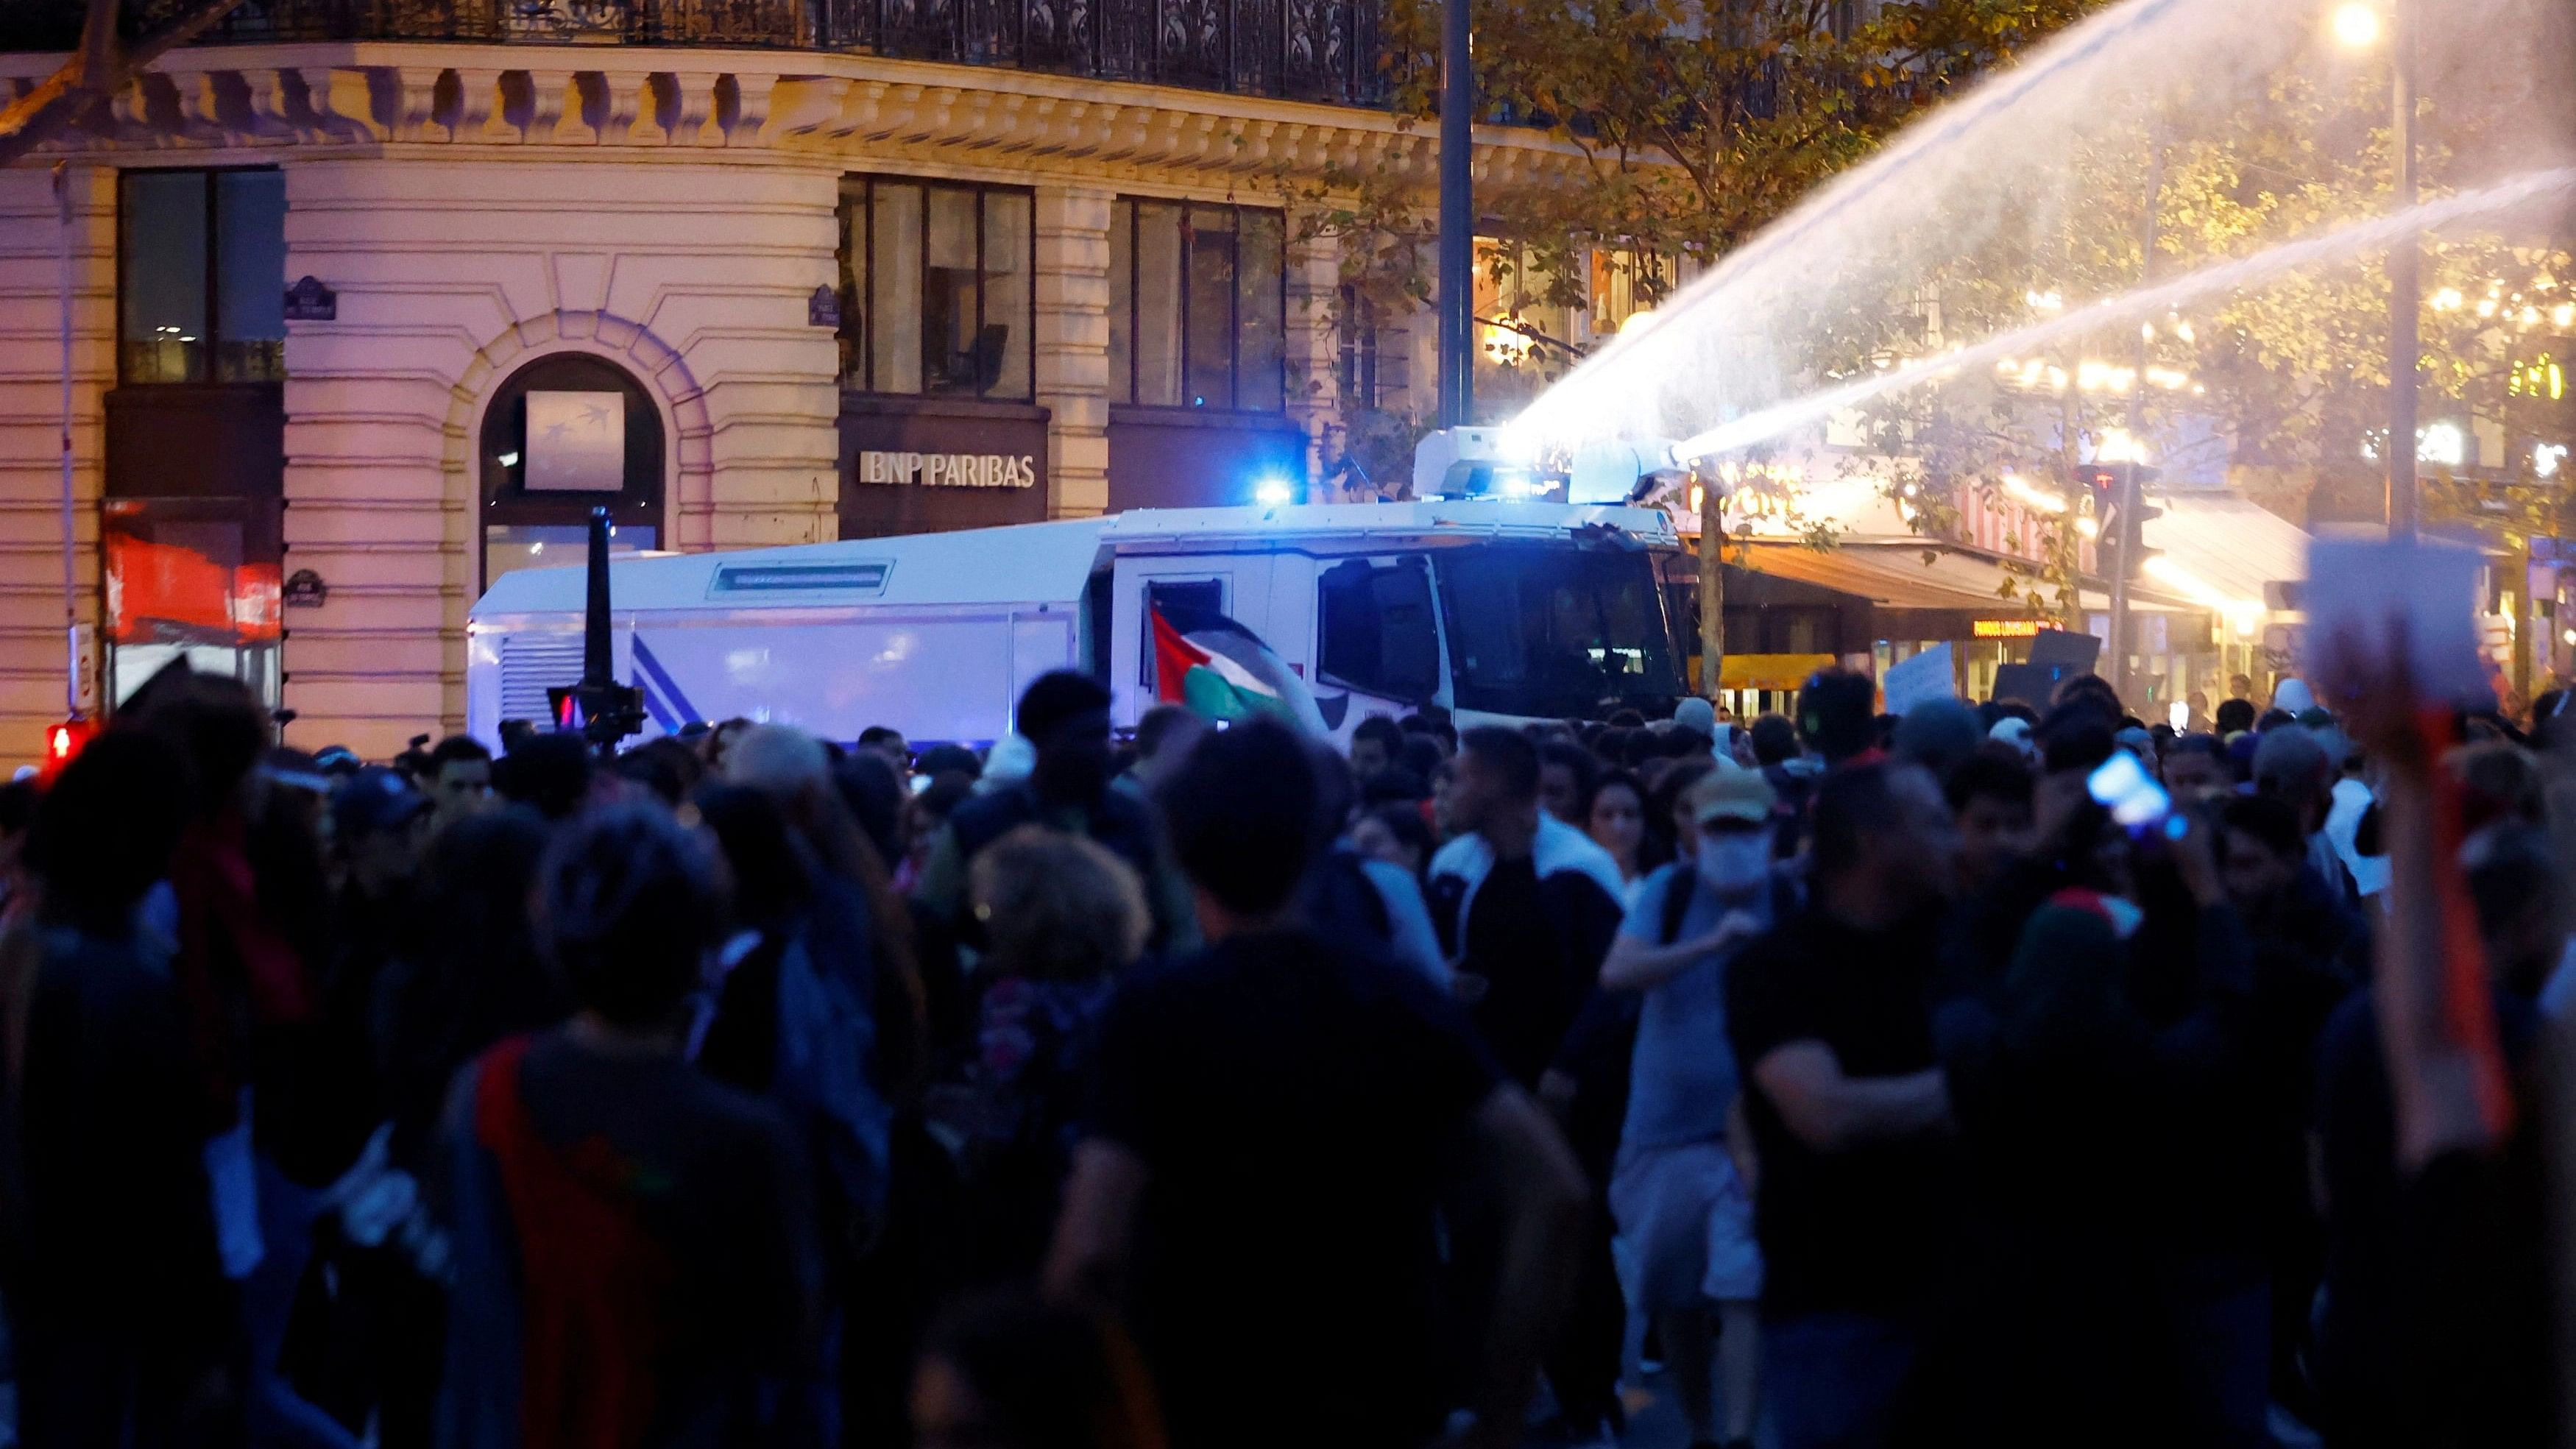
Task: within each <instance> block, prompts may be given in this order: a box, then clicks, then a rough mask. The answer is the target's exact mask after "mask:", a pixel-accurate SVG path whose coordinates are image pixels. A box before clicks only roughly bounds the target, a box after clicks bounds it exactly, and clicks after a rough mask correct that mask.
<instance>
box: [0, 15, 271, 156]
mask: <svg viewBox="0 0 2576 1449" xmlns="http://www.w3.org/2000/svg"><path fill="white" fill-rule="evenodd" d="M241 3H242V0H191V3H186V4H180V5H175V6H174V5H170V4H145V5H140V6H138V7H137V9H138V11H139V12H141V13H140V14H138V15H137V16H136V17H135V18H136V20H137V22H138V24H137V26H136V28H137V29H138V30H139V31H140V33H139V34H137V35H135V36H134V37H133V38H131V39H129V38H128V37H127V35H126V33H125V32H126V27H125V26H124V25H122V24H120V18H121V17H120V15H119V11H118V6H117V0H88V8H87V10H86V11H85V12H84V13H83V14H82V17H81V31H80V41H79V44H78V45H77V47H76V48H75V49H74V50H73V51H72V53H71V56H70V58H68V59H66V60H65V61H64V62H63V63H62V65H61V66H59V67H57V68H56V69H55V71H54V73H53V74H52V75H49V76H47V77H45V78H44V79H43V80H42V81H39V82H38V83H37V84H36V87H35V88H34V89H33V90H30V91H28V92H27V93H26V94H25V95H23V96H20V97H19V98H18V99H17V100H15V101H12V102H11V103H10V104H9V105H8V106H7V107H6V108H5V109H0V166H5V165H8V164H10V163H11V162H14V161H16V160H18V159H19V158H20V157H22V156H25V155H26V154H27V153H29V152H30V151H33V150H35V149H36V148H37V147H39V146H42V145H44V144H45V143H46V142H47V141H50V140H52V139H53V138H54V137H55V136H57V135H59V134H61V133H62V131H63V129H64V128H65V127H66V126H70V125H73V124H76V123H77V122H79V121H80V120H81V119H82V118H83V117H84V116H86V115H87V114H88V113H89V112H90V111H91V109H92V108H94V107H96V106H99V105H102V104H104V103H106V102H107V101H109V100H112V99H113V98H114V97H115V96H116V95H117V93H118V92H120V91H122V90H124V89H125V88H126V87H127V86H129V85H132V84H133V83H134V79H135V77H137V76H139V75H141V74H142V73H143V72H144V71H145V70H147V69H149V68H150V67H151V65H152V63H153V62H154V61H156V60H159V59H160V58H161V57H162V55H163V54H164V53H166V52H168V51H169V50H170V49H172V48H173V47H175V46H181V45H185V44H187V43H188V42H189V41H192V40H194V39H196V38H197V37H198V36H200V35H203V34H204V33H205V32H206V31H207V30H208V29H210V28H212V27H213V26H214V25H215V24H216V22H218V21H220V20H222V19H223V18H224V17H225V16H227V15H229V14H231V13H232V12H233V11H234V10H235V9H237V8H239V7H240V5H241ZM165 12H166V13H165Z"/></svg>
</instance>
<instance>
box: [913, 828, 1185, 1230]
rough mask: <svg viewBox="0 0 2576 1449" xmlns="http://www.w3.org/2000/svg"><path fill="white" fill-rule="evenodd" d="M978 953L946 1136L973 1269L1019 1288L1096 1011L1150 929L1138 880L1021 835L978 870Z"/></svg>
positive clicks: (1058, 1179) (1088, 850)
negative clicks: (957, 1099) (975, 997)
mask: <svg viewBox="0 0 2576 1449" xmlns="http://www.w3.org/2000/svg"><path fill="white" fill-rule="evenodd" d="M967 891H968V899H969V901H970V904H971V906H972V909H973V910H974V913H975V918H976V921H977V923H978V924H979V925H980V926H981V927H982V929H983V934H984V941H985V950H984V955H983V958H982V960H981V961H980V962H979V963H978V964H977V967H976V971H975V975H976V977H977V979H978V981H979V982H980V984H981V988H982V1002H981V1005H980V1007H979V1009H978V1011H977V1018H976V1032H975V1054H974V1058H973V1060H972V1062H971V1063H970V1065H969V1068H968V1074H967V1083H968V1090H967V1092H966V1093H965V1094H964V1097H963V1101H962V1102H961V1103H960V1105H959V1110H958V1117H959V1119H960V1120H958V1121H957V1122H956V1124H955V1125H957V1126H958V1127H960V1128H962V1129H963V1135H964V1137H965V1142H966V1145H965V1149H964V1151H963V1153H962V1159H963V1160H962V1163H961V1167H962V1169H963V1171H964V1173H965V1175H966V1179H967V1183H968V1186H969V1189H970V1190H969V1192H968V1194H967V1200H968V1201H970V1202H972V1203H974V1204H975V1205H976V1206H975V1214H976V1220H975V1222H974V1223H973V1224H972V1234H973V1242H974V1247H975V1252H974V1258H973V1261H974V1269H975V1272H976V1273H977V1275H978V1276H981V1277H988V1278H989V1279H991V1280H995V1281H998V1280H1003V1279H1012V1280H1017V1279H1023V1278H1025V1277H1026V1276H1027V1275H1028V1274H1029V1273H1031V1272H1033V1271H1034V1270H1035V1269H1036V1267H1037V1264H1038V1259H1039V1257H1040V1256H1041V1255H1042V1254H1043V1253H1044V1251H1045V1249H1046V1243H1047V1235H1048V1232H1049V1231H1050V1229H1051V1228H1052V1226H1053V1224H1054V1221H1055V1211H1056V1200H1057V1197H1058V1194H1059V1191H1060V1189H1061V1187H1062V1185H1063V1182H1064V1174H1065V1170H1066V1167H1067V1166H1068V1164H1069V1162H1070V1160H1071V1153H1072V1149H1073V1122H1074V1116H1075V1113H1076V1112H1077V1111H1078V1110H1079V1108H1080V1106H1081V1098H1082V1088H1083V1079H1084V1075H1085V1070H1084V1069H1085V1066H1086V1063H1087V1061H1088V1058H1089V1052H1090V1048H1091V1042H1092V1037H1093V1034H1094V1028H1095V1027H1096V1025H1097V1023H1098V1021H1099V1017H1100V1012H1101V1009H1102V1007H1104V1006H1105V1005H1106V1004H1107V1002H1108V1000H1109V994H1110V991H1111V990H1112V988H1113V986H1114V985H1115V982H1116V979H1117V977H1118V975H1119V974H1120V973H1121V972H1124V971H1125V970H1126V969H1127V968H1129V967H1131V966H1133V965H1134V964H1135V963H1136V961H1137V959H1138V958H1139V957H1140V956H1141V955H1142V954H1143V953H1144V949H1145V940H1146V937H1147V936H1148V935H1149V934H1151V932H1152V930H1153V914H1152V912H1151V911H1150V910H1148V909H1147V907H1146V904H1145V888H1144V884H1143V882H1141V881H1140V880H1138V879H1137V876H1136V872H1135V871H1134V870H1133V869H1132V868H1130V867H1129V866H1128V864H1127V863H1126V862H1125V861H1123V860H1121V859H1119V858H1118V856H1117V855H1116V854H1114V853H1113V852H1111V851H1110V850H1108V849H1107V848H1106V847H1103V846H1101V845H1098V844H1095V843H1093V842H1092V841H1090V840H1086V839H1084V838H1082V837H1081V836H1076V835H1067V834H1065V833H1063V832H1062V831H1056V830H1049V829H1046V828H1045V827H1043V826H1036V825H1023V826H1021V827H1020V828H1018V829H1016V830H1014V831H1012V832H1011V833H1010V834H1008V835H1005V836H1003V837H1002V838H1001V839H1000V840H997V841H995V842H993V844H992V845H990V846H988V847H986V848H985V849H984V850H983V851H982V852H981V853H979V854H978V855H977V856H976V857H975V862H974V865H973V867H972V869H971V871H970V872H969V874H968V881H967Z"/></svg>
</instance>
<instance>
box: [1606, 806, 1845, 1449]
mask: <svg viewBox="0 0 2576 1449" xmlns="http://www.w3.org/2000/svg"><path fill="white" fill-rule="evenodd" d="M1775 803H1776V796H1775V794H1774V792H1773V791H1772V788H1771V785H1770V782H1768V781H1767V780H1765V779H1763V777H1762V775H1761V774H1760V773H1759V772H1758V771H1753V770H1740V769H1729V768H1726V767H1723V766H1721V767H1720V768H1719V769H1718V770H1717V771H1715V772H1714V773H1712V774H1710V775H1709V776H1708V777H1706V778H1705V779H1703V780H1701V781H1700V782H1699V783H1698V784H1697V785H1694V786H1692V787H1691V790H1690V793H1689V794H1687V795H1686V796H1684V797H1683V801H1682V805H1681V807H1680V809H1679V810H1677V811H1676V812H1675V814H1676V817H1677V818H1676V820H1675V822H1674V823H1675V825H1676V826H1678V827H1679V829H1680V833H1681V838H1682V843H1683V845H1684V848H1685V850H1684V854H1683V855H1682V857H1681V858H1680V859H1678V860H1675V861H1674V862H1673V863H1672V864H1670V865H1667V866H1664V867H1662V868H1661V869H1659V870H1657V871H1656V872H1655V873H1654V874H1652V875H1650V876H1648V877H1646V878H1645V879H1644V880H1643V881H1641V882H1639V883H1638V886H1637V890H1636V894H1635V896H1634V900H1633V905H1632V906H1631V908H1630V910H1629V912H1628V918H1627V920H1626V922H1625V923H1624V924H1623V925H1622V926H1621V927H1620V931H1619V937H1618V940H1617V941H1616V942H1615V943H1613V944H1612V946H1611V948H1610V954H1609V956H1608V957H1607V959H1605V960H1604V962H1603V963H1602V968H1601V985H1602V987H1603V989H1604V990H1607V991H1616V992H1631V993H1640V994H1642V995H1643V996H1644V998H1645V1000H1644V1003H1643V1010H1642V1013H1641V1015H1640V1018H1639V1022H1638V1028H1637V1046H1636V1053H1635V1056H1634V1057H1633V1059H1632V1064H1631V1066H1630V1068H1629V1095H1628V1116H1627V1121H1626V1123H1625V1125H1624V1127H1623V1129H1622V1131H1621V1134H1620V1142H1619V1158H1618V1164H1617V1167H1616V1168H1615V1169H1614V1171H1613V1172H1612V1174H1611V1179H1610V1209H1611V1213H1612V1215H1613V1216H1614V1217H1616V1218H1617V1220H1618V1223H1619V1230H1620V1232H1621V1234H1622V1235H1623V1236H1624V1237H1625V1238H1626V1239H1627V1241H1628V1242H1629V1243H1630V1244H1631V1246H1632V1248H1633V1249H1634V1254H1633V1265H1632V1272H1631V1277H1632V1279H1633V1281H1632V1282H1631V1283H1630V1284H1629V1285H1628V1286H1629V1302H1630V1304H1631V1306H1632V1307H1633V1308H1635V1309H1636V1310H1637V1311H1639V1312H1642V1313H1646V1314H1648V1315H1651V1317H1652V1321H1653V1322H1654V1323H1655V1325H1656V1328H1657V1330H1658V1332H1659V1333H1660V1335H1661V1337H1662V1340H1663V1345H1664V1354H1665V1360H1666V1362H1667V1363H1668V1364H1670V1365H1671V1368H1672V1373H1673V1380H1674V1382H1675V1384H1676V1385H1678V1387H1679V1390H1680V1396H1681V1401H1682V1411H1683V1416H1684V1417H1685V1419H1687V1420H1688V1422H1689V1429H1690V1442H1691V1443H1693V1444H1695V1445H1696V1444H1720V1443H1722V1444H1728V1445H1733V1444H1739V1443H1750V1442H1751V1439H1752V1433H1753V1423H1754V1408H1755V1391H1756V1379H1757V1374H1758V1366H1759V1363H1760V1357H1759V1354H1758V1351H1757V1345H1756V1333H1757V1321H1758V1319H1757V1311H1756V1305H1757V1304H1758V1302H1759V1300H1760V1297H1761V1293H1762V1254H1761V1250H1760V1249H1759V1248H1758V1247H1756V1246H1755V1243H1754V1236H1753V1201H1752V1194H1751V1193H1750V1192H1749V1191H1747V1190H1746V1186H1745V1175H1744V1174H1743V1173H1741V1172H1740V1171H1739V1170H1738V1166H1737V1162H1736V1158H1735V1155H1734V1153H1733V1151H1732V1150H1731V1149H1730V1145H1729V1137H1730V1135H1735V1136H1738V1137H1739V1138H1740V1135H1741V1133H1740V1127H1739V1126H1738V1124H1737V1122H1736V1114H1737V1112H1738V1110H1739V1108H1738V1103H1737V1100H1736V1099H1737V1093H1738V1088H1739V1082H1738V1069H1737V1066H1736V1062H1735V1058H1734V1055H1733V1053H1732V1052H1731V1051H1730V1050H1729V1048H1728V1045H1727V1033H1726V973H1727V970H1728V968H1729V965H1730V963H1731V962H1732V961H1733V960H1734V958H1735V956H1736V954H1737V953H1738V952H1739V951H1741V950H1742V949H1743V947H1744V946H1745V944H1746V943H1748V942H1750V941H1752V940H1754V939H1755V938H1756V937H1759V936H1761V935H1762V934H1763V933H1764V932H1766V931H1768V930H1769V929H1770V928H1771V926H1772V924H1773V923H1774V922H1775V921H1777V920H1779V919H1782V918H1784V917H1786V916H1787V915H1789V914H1791V913H1792V912H1793V911H1794V910H1795V909H1796V906H1797V898H1796V890H1795V887H1794V885H1793V884H1792V880H1791V877H1789V876H1788V875H1787V874H1786V873H1784V872H1782V871H1780V870H1778V869H1776V868H1775V867H1774V865H1773V861H1772V840H1771V834H1772V826H1771V811H1772V807H1773V805H1774V804H1775ZM1712 1360H1714V1362H1715V1367H1716V1368H1717V1370H1718V1377H1719V1379H1720V1380H1721V1383H1720V1385H1719V1389H1720V1396H1721V1402H1722V1404H1723V1407H1724V1410H1725V1415H1726V1422H1725V1425H1724V1434H1723V1437H1721V1436H1720V1434H1719V1433H1718V1432H1717V1431H1718V1427H1719V1426H1718V1425H1717V1423H1716V1416H1715V1410H1716V1408H1717V1407H1718V1404H1717V1403H1713V1402H1712V1400H1711V1394H1710V1389H1711V1383H1710V1369H1711V1367H1712Z"/></svg>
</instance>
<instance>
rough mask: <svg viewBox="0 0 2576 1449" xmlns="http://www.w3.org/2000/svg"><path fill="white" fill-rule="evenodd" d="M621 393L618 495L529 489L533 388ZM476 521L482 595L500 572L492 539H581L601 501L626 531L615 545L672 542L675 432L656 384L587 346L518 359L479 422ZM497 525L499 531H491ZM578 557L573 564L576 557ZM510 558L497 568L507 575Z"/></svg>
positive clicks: (509, 543) (619, 548)
mask: <svg viewBox="0 0 2576 1449" xmlns="http://www.w3.org/2000/svg"><path fill="white" fill-rule="evenodd" d="M609 388H614V389H616V390H617V391H618V392H620V393H622V394H623V395H624V396H625V399H626V402H625V409H626V427H627V432H626V439H627V443H626V466H625V480H624V486H622V487H621V488H619V489H618V490H617V491H616V492H614V493H612V492H609V491H607V490H605V489H601V490H598V491H572V490H566V491H562V492H555V491H551V490H530V489H529V488H527V487H526V472H525V469H526V459H525V452H526V424H525V420H524V419H525V414H524V412H523V411H522V410H523V409H524V408H525V406H526V399H527V395H528V394H529V393H531V392H535V391H543V390H606V389H609ZM474 439H475V483H474V490H475V501H476V507H475V518H474V525H473V526H474V538H473V543H472V546H473V549H474V577H475V580H476V592H477V593H478V594H479V593H481V592H482V591H483V590H486V589H489V588H491V587H492V582H493V580H494V579H496V578H498V577H499V576H500V574H499V573H496V572H494V569H493V563H494V559H493V551H494V547H495V545H496V544H497V545H500V546H502V547H513V546H515V545H514V543H513V536H515V535H518V534H530V535H534V534H544V535H547V537H546V538H545V539H544V541H545V542H549V543H556V542H560V543H563V544H567V545H570V544H574V543H577V542H578V541H579V540H580V538H581V537H582V536H583V535H584V534H585V533H586V531H587V529H588V528H589V523H590V510H591V509H592V508H594V507H605V508H606V509H607V510H608V518H609V523H610V524H611V526H612V527H613V528H616V529H625V530H629V532H627V534H626V536H625V537H624V538H622V539H618V540H617V541H615V542H613V543H612V544H611V545H610V548H611V551H612V552H616V553H624V552H627V551H630V550H632V549H636V548H647V549H649V548H656V547H667V546H668V543H667V540H668V538H669V533H668V530H669V528H670V524H671V520H670V519H669V518H668V517H667V516H666V515H665V506H664V505H665V502H666V500H667V499H668V498H669V497H670V492H671V489H670V470H671V458H672V456H673V453H672V448H673V439H672V433H671V426H670V422H669V420H668V419H666V418H665V417H664V416H663V413H662V409H661V405H660V400H659V399H658V398H657V397H655V396H654V392H653V389H652V387H651V386H650V385H649V384H647V383H646V381H645V380H644V378H643V377H642V376H640V375H639V374H638V373H637V372H636V371H635V370H634V368H633V367H631V366H630V365H628V364H627V363H626V362H624V361H621V360H619V359H617V358H614V357H610V356H608V355H606V354H603V353H598V352H592V351H589V350H586V349H582V348H566V349H561V350H558V351H553V352H546V353H541V354H539V355H537V356H535V357H532V358H528V359H526V360H525V361H522V362H521V363H519V365H518V366H516V367H515V368H513V369H511V371H510V372H509V373H508V374H507V375H506V376H504V377H503V378H502V380H501V382H500V385H499V386H497V387H495V388H494V389H493V390H492V393H491V396H490V397H489V398H488V399H486V401H485V403H484V405H483V408H482V409H481V412H480V415H479V416H478V417H477V418H476V420H475V423H474ZM496 531H500V532H501V533H502V534H503V535H505V536H503V537H498V538H496V537H495V533H496ZM580 558H581V555H580V554H578V553H575V554H573V556H572V558H571V559H570V560H568V561H570V562H579V561H580ZM519 566H524V565H522V564H512V565H510V566H507V567H504V568H503V569H501V570H500V572H501V573H507V572H509V571H510V568H511V567H519Z"/></svg>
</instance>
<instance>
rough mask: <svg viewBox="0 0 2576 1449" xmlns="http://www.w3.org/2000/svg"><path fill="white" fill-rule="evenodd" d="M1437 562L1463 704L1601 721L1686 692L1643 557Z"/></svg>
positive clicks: (1496, 550)
mask: <svg viewBox="0 0 2576 1449" xmlns="http://www.w3.org/2000/svg"><path fill="white" fill-rule="evenodd" d="M1437 559H1438V562H1437V568H1438V570H1439V574H1440V596H1441V609H1442V613H1443V614H1444V615H1445V616H1446V618H1447V621H1448V627H1449V659H1450V667H1451V669H1452V671H1453V673H1454V675H1455V683H1456V699H1457V703H1458V707H1459V708H1461V709H1472V710H1481V711H1484V712H1486V713H1490V714H1507V715H1519V716H1523V717H1525V718H1532V719H1569V718H1599V717H1600V716H1601V715H1603V714H1606V713H1608V712H1609V710H1611V709H1614V708H1617V707H1619V706H1621V705H1626V704H1640V705H1643V704H1648V703H1651V702H1654V701H1657V700H1670V699H1672V698H1673V697H1674V696H1676V695H1678V694H1680V693H1681V678H1680V676H1679V674H1678V673H1676V672H1675V670H1674V668H1673V655H1672V639H1671V633H1670V631H1669V630H1668V629H1667V628H1666V627H1665V622H1664V604H1663V595H1662V594H1661V592H1660V591H1658V590H1657V589H1656V587H1655V575H1654V569H1653V565H1652V560H1651V559H1650V557H1649V556H1648V555H1647V554H1646V553H1644V552H1642V551H1636V550H1627V549H1607V548H1572V547H1566V546H1562V545H1559V546H1546V545H1536V544H1479V545H1477V546H1474V547H1471V548H1462V549H1457V550H1454V551H1444V552H1442V553H1441V554H1439V555H1438V556H1437Z"/></svg>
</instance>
